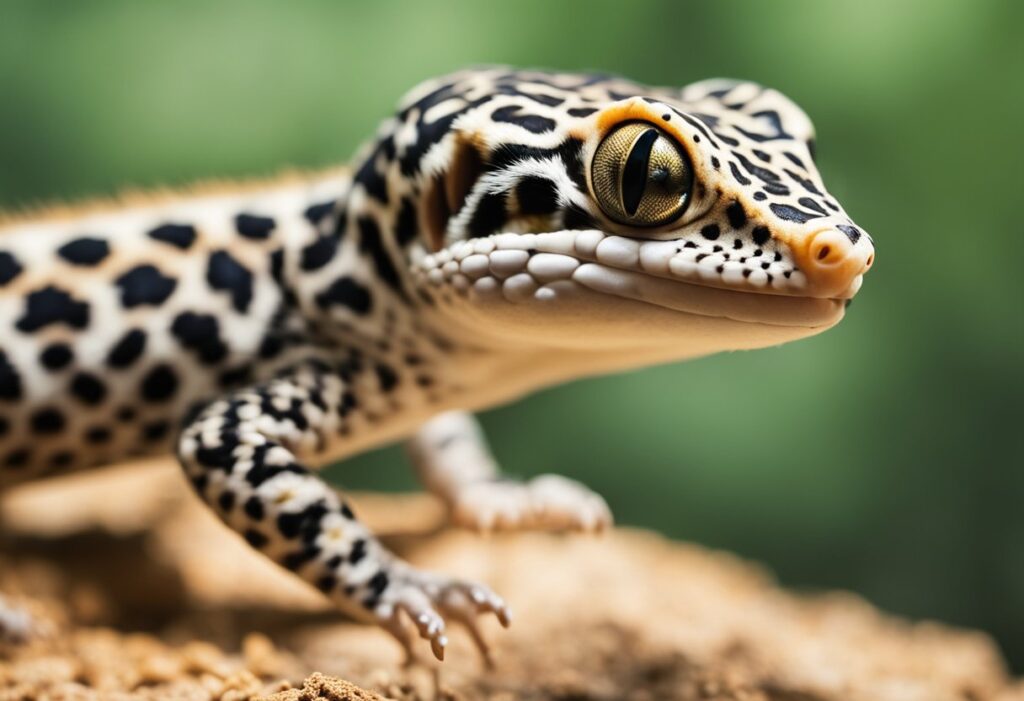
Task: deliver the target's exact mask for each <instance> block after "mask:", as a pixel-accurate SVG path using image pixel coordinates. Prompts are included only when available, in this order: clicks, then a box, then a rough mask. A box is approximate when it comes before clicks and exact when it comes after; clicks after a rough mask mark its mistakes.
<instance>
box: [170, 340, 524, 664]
mask: <svg viewBox="0 0 1024 701" xmlns="http://www.w3.org/2000/svg"><path fill="white" fill-rule="evenodd" d="M354 404H355V399H354V397H353V395H352V394H351V392H350V391H349V389H348V388H347V387H346V386H345V382H344V381H343V379H342V377H341V375H340V374H337V373H335V372H333V371H332V370H331V368H330V366H329V365H328V364H327V363H324V362H322V361H319V360H311V361H308V362H305V363H300V364H298V365H296V366H294V367H293V368H292V369H290V370H289V371H287V372H285V373H282V374H280V375H279V376H278V377H277V378H275V379H273V380H270V381H268V382H266V383H264V384H262V385H258V386H254V387H251V388H249V389H245V390H241V391H237V392H235V393H233V394H232V395H230V396H229V397H227V398H226V399H223V400H218V401H215V402H213V403H211V404H209V405H208V406H207V407H206V408H205V409H203V410H202V411H201V412H200V413H199V414H198V415H197V417H196V418H195V419H194V420H193V421H191V422H190V423H189V424H188V426H187V427H186V428H185V429H184V431H183V433H182V436H181V438H180V441H179V446H178V455H179V458H180V459H181V462H182V464H183V466H184V468H185V472H186V474H187V475H188V477H189V478H190V480H191V481H192V484H193V485H194V486H195V489H196V491H197V492H198V494H199V495H200V497H202V499H203V500H204V501H206V503H207V504H208V505H209V506H210V507H211V508H212V509H213V510H214V511H215V512H216V513H217V514H218V515H219V516H220V518H221V519H222V520H223V521H224V522H225V523H226V524H227V525H228V526H230V527H231V528H232V529H234V530H235V531H236V532H238V533H239V534H241V535H242V537H244V538H245V540H246V541H247V542H248V543H249V545H251V546H252V547H253V548H255V549H257V550H259V551H260V552H262V553H263V554H264V555H266V556H267V557H270V558H271V559H272V560H274V561H275V562H277V563H278V564H280V565H282V566H284V567H286V568H288V569H289V570H291V571H293V572H295V573H296V574H297V575H299V576H300V577H302V578H303V579H305V580H306V581H308V582H310V583H312V584H313V585H315V586H316V587H317V588H319V589H320V590H321V591H322V592H324V594H326V595H327V596H329V597H331V598H332V599H333V600H334V601H335V602H337V603H338V604H339V605H340V606H341V607H342V608H345V609H347V610H349V611H353V610H354V609H355V610H356V611H362V612H363V613H366V614H369V615H370V616H372V617H373V618H375V619H376V620H377V622H378V623H380V624H381V625H382V626H383V627H384V628H385V629H386V630H388V631H389V632H391V633H392V634H394V635H395V637H396V638H398V640H399V641H400V642H401V643H402V644H403V646H405V647H406V650H407V651H409V639H408V636H407V635H406V632H405V626H406V624H405V623H404V622H403V620H402V615H403V614H404V615H406V616H408V618H409V619H410V620H411V621H412V622H413V624H414V625H415V626H416V628H417V630H418V632H419V634H420V636H421V637H423V638H424V639H426V640H428V641H429V643H430V646H431V649H432V651H433V653H434V655H435V656H436V657H437V658H438V659H443V657H444V649H445V645H446V644H447V636H446V633H445V619H446V618H448V619H452V620H457V621H459V622H462V623H465V624H466V625H467V626H468V627H470V629H471V632H472V633H473V637H474V639H475V640H477V641H480V640H481V638H480V635H479V632H478V631H477V630H476V629H475V622H476V617H477V616H478V615H480V614H485V613H491V614H494V615H495V616H497V618H498V619H499V621H500V622H501V623H502V624H503V625H505V626H507V625H508V623H509V612H508V608H507V607H506V605H505V603H504V602H503V601H502V600H501V598H500V597H498V596H497V595H496V594H494V593H493V592H492V591H491V590H490V589H488V588H487V587H485V586H483V585H480V584H475V583H472V582H465V581H460V580H457V579H451V578H449V577H445V576H443V575H438V574H433V573H428V572H422V571H419V570H417V569H415V568H413V567H412V566H411V565H409V564H407V563H405V562H402V561H401V560H399V559H398V558H397V557H395V556H394V555H392V554H391V553H390V552H388V551H387V550H386V549H385V548H384V547H383V546H382V545H381V544H380V543H379V542H378V541H377V539H376V538H374V537H373V535H372V534H371V533H370V531H369V530H368V529H367V528H366V527H365V526H364V525H363V524H362V523H360V522H359V521H358V520H357V519H356V517H355V515H354V514H353V512H352V510H351V508H350V507H349V506H348V504H346V503H345V501H344V500H343V499H342V498H341V497H340V496H339V495H338V494H337V493H336V492H335V491H334V490H333V489H331V488H330V487H329V486H328V485H327V484H326V483H324V482H323V480H321V479H320V478H319V477H318V476H317V475H316V474H314V473H313V472H311V471H310V470H309V469H307V468H306V467H305V466H303V465H302V464H300V462H299V458H298V455H299V454H301V453H305V454H313V453H315V452H316V451H317V450H318V449H319V448H321V447H323V446H324V445H325V443H326V442H327V441H329V440H332V439H335V437H336V436H337V435H338V434H339V432H341V431H343V430H344V426H345V421H346V416H347V415H348V414H349V413H350V411H351V410H352V407H353V406H354ZM484 652H486V650H485V651H484Z"/></svg>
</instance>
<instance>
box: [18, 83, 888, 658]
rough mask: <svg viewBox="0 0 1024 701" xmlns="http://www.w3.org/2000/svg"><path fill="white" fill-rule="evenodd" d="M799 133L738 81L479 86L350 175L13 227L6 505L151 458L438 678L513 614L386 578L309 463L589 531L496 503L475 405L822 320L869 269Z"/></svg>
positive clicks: (424, 96)
mask: <svg viewBox="0 0 1024 701" xmlns="http://www.w3.org/2000/svg"><path fill="white" fill-rule="evenodd" d="M813 139H814V134H813V127H812V126H811V123H810V121H809V119H808V118H807V117H806V115H805V114H804V113H803V112H802V111H801V110H800V109H799V108H798V107H797V106H796V105H795V104H793V103H792V102H791V101H790V100H788V99H787V98H786V97H784V96H783V95H781V94H780V93H778V92H776V91H774V90H770V89H767V88H764V87H762V86H759V85H756V84H753V83H747V82H739V81H728V80H711V81H703V82H700V83H696V84H693V85H691V86H688V87H686V88H683V89H675V88H654V87H647V86H643V85H639V84H636V83H632V82H629V81H626V80H622V79H618V78H610V77H606V76H594V75H576V74H558V73H542V72H533V71H515V70H509V69H504V68H493V69H481V70H473V71H465V72H461V73H456V74H453V75H449V76H445V77H442V78H438V79H435V80H432V81H428V82H426V83H424V84H422V85H420V86H419V87H417V88H416V89H414V90H413V91H412V92H411V93H410V94H409V95H407V96H406V97H405V98H404V99H403V101H402V102H401V104H400V106H399V108H398V111H397V112H396V113H395V114H394V115H393V116H392V117H390V118H389V119H387V120H386V121H385V122H384V123H383V124H382V125H381V127H380V128H379V130H378V132H377V134H376V136H375V137H374V139H373V140H372V141H371V142H370V143H369V144H368V145H367V146H366V147H364V148H363V149H362V151H361V152H360V153H359V154H358V155H357V157H356V158H355V159H354V161H353V164H352V168H351V170H348V171H337V172H330V173H325V174H322V175H318V176H309V177H302V178H292V179H290V180H288V181H285V182H279V183H272V184H267V185H261V186H258V187H252V188H243V189H239V190H237V191H233V192H232V191H228V192H219V193H218V192H207V193H202V192H200V193H196V194H192V195H187V196H186V195H182V196H177V197H163V198H157V199H154V200H153V201H147V202H140V203H126V204H125V205H124V206H122V207H118V208H113V209H102V208H101V209H99V210H96V211H72V212H70V213H69V214H65V215H61V216H51V217H37V218H31V217H28V218H22V219H14V220H11V221H9V222H8V223H7V224H6V225H5V226H4V228H3V231H2V232H0V485H10V484H15V483H17V482H20V481H24V480H28V479H34V478H39V477H43V476H46V475H50V474H56V473H62V472H66V471H69V470H73V469H82V468H87V467H91V466H94V465H101V464H106V463H110V462H114V461H118V460H122V459H125V458H128V457H131V456H134V455H143V454H152V453H159V452H167V451H173V452H175V453H176V454H177V456H178V458H179V459H180V461H181V463H182V466H183V469H184V473H185V475H186V476H187V478H188V479H189V480H190V481H191V483H192V485H193V487H194V489H195V491H196V493H197V494H198V495H199V497H200V498H201V499H202V500H203V501H205V502H206V503H207V504H208V505H209V507H210V508H211V509H212V510H213V511H215V512H216V513H217V515H218V516H219V517H220V518H221V519H222V520H223V521H224V523H226V524H227V525H228V526H229V527H230V528H232V529H233V530H235V531H236V532H238V533H239V534H240V535H241V536H242V537H243V538H244V539H245V540H246V541H247V542H248V543H249V545H250V546H251V547H253V548H255V549H257V550H259V551H261V552H262V553H264V554H265V555H267V556H268V557H270V558H271V559H273V560H274V561H275V562H277V563H279V564H281V565H282V566H284V567H286V568H288V569H290V570H292V571H293V572H295V573H296V575H298V576H300V577H302V578H304V579H306V580H307V581H309V582H311V583H312V584H313V585H315V586H316V587H318V588H319V589H320V590H321V591H323V592H324V594H325V595H327V596H328V597H330V598H332V599H333V600H334V601H336V602H337V603H338V605H339V606H342V607H345V608H347V609H349V610H353V611H356V612H359V613H361V614H363V615H365V616H368V617H370V618H372V619H374V620H376V621H377V622H378V623H380V624H381V625H382V626H384V627H385V628H386V629H387V630H389V631H390V632H392V633H393V634H394V635H395V636H396V637H397V638H398V639H399V640H400V641H402V642H403V643H404V644H405V645H406V646H408V645H409V631H408V630H407V628H406V625H405V623H404V622H403V617H404V616H407V617H408V618H409V619H410V620H411V621H412V622H413V624H414V627H415V629H416V631H417V632H418V633H419V635H420V636H421V637H423V638H425V639H427V640H428V641H429V643H430V645H431V648H432V649H433V651H434V653H435V654H436V655H437V656H438V657H441V656H443V652H444V648H445V645H446V643H447V638H446V632H445V631H446V621H457V622H461V623H464V624H466V625H467V626H468V627H469V628H470V630H471V631H473V632H474V635H475V637H477V638H478V639H479V635H478V633H476V627H475V626H476V621H477V618H478V616H480V615H481V614H488V613H491V614H494V615H496V616H497V617H498V618H499V619H500V620H501V621H502V622H503V623H506V624H507V623H508V621H509V614H508V609H507V607H506V605H505V603H504V602H503V601H502V600H501V599H500V597H498V596H497V595H496V594H494V593H493V592H491V591H490V590H489V589H488V588H486V587H485V586H483V585H480V584H476V583H473V582H465V581H461V580H457V579H452V578H449V577H446V576H444V575H440V574H433V573H427V572H422V571H419V570H416V569H414V568H412V567H411V566H409V565H408V564H406V563H404V562H402V561H400V560H399V559H397V558H396V557H394V556H393V555H391V554H390V553H389V552H387V550H385V549H384V548H383V547H382V546H381V545H380V544H379V543H378V541H377V540H376V539H374V537H373V535H372V534H371V533H370V532H369V531H368V530H367V529H366V527H365V526H363V525H362V524H361V523H360V522H359V521H358V519H357V518H356V516H355V514H353V512H352V510H351V509H350V508H349V506H348V505H347V504H346V502H345V500H344V498H343V497H342V496H341V495H339V494H338V493H337V492H335V491H334V490H332V489H331V488H329V487H328V486H327V485H326V484H325V483H324V482H323V481H322V480H321V479H320V478H319V477H318V476H317V474H316V472H315V471H314V470H315V468H316V467H319V466H322V465H324V464H326V463H328V462H332V461H335V460H337V459H340V458H344V457H346V456H349V455H352V454H355V453H358V452H360V451H363V450H366V449H368V448H370V447H373V446H376V445H380V444H382V443H385V442H388V441H392V440H397V439H403V438H407V439H408V441H409V447H410V454H411V455H412V457H413V462H414V464H415V466H416V468H417V470H418V471H419V473H420V475H421V477H422V479H423V482H424V483H425V485H426V486H427V487H428V489H430V490H431V491H433V492H434V493H436V494H437V495H438V496H440V497H441V498H442V499H443V500H444V501H445V502H446V503H447V504H448V505H449V506H450V507H451V512H452V514H453V518H454V519H455V520H456V521H457V522H459V523H461V524H463V525H467V526H473V527H477V528H485V529H486V528H505V529H515V528H544V529H582V530H596V529H600V528H602V527H605V526H607V525H609V524H610V522H611V516H610V514H609V511H608V508H607V506H606V505H605V502H604V501H603V500H602V499H601V498H600V497H599V496H597V495H595V494H593V493H592V492H590V491H589V490H587V489H586V488H585V487H583V486H582V485H579V484H577V483H575V482H572V481H569V480H566V479H564V478H559V477H556V476H544V477H541V478H537V479H535V480H533V481H530V482H528V483H525V484H521V483H515V482H511V481H507V480H502V479H500V476H499V472H498V468H497V466H496V464H495V461H494V459H493V458H492V457H491V454H490V452H489V451H488V450H487V447H486V445H485V443H484V441H483V437H482V435H481V433H480V431H479V429H478V428H477V426H476V424H475V422H474V421H473V419H472V418H471V416H470V415H469V414H468V413H466V412H470V411H473V410H477V409H481V408H485V407H489V406H493V405H495V404H498V403H501V402H506V401H509V400H511V399H514V398H515V397H518V396H521V395H523V394H525V393H528V392H530V391H532V390H535V389H537V388H539V387H544V386H547V385H550V384H553V383H557V382H563V381H566V380H570V379H574V378H578V377H583V376H588V375H594V374H600V373H607V372H613V371H618V370H623V369H628V368H635V367H640V366H645V365H650V364H654V363H663V362H669V361H674V360H680V359H686V358H692V357H697V356H701V355H706V354H709V353H715V352H719V351H723V350H738V349H748V348H758V347H764V346H769V345H775V344H779V343H782V342H786V341H790V340H794V339H798V338H803V337H806V336H809V335H812V334H815V333H818V332H820V331H823V330H825V329H827V328H829V327H831V326H832V325H834V324H835V323H837V322H838V321H839V320H840V319H841V318H842V316H843V313H844V309H845V305H846V302H847V301H848V300H849V299H850V298H852V297H853V295H854V294H856V292H857V290H858V288H859V286H860V284H861V281H862V279H863V274H864V273H865V272H866V271H867V269H868V268H869V267H870V266H871V264H872V262H873V259H874V252H873V247H872V242H871V238H870V237H869V236H868V234H867V233H866V232H865V231H863V230H862V229H861V228H860V227H858V226H857V225H856V224H854V223H853V221H852V220H850V218H849V217H848V216H847V214H846V213H845V212H844V210H843V209H842V207H841V206H840V205H839V203H838V202H837V201H836V200H835V199H834V198H833V197H832V196H831V195H829V194H828V192H827V191H826V189H825V187H824V185H823V183H822V181H821V177H820V175H819V173H818V172H817V170H816V168H815V166H814V160H813V153H812V151H813Z"/></svg>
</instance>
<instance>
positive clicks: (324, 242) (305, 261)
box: [300, 236, 338, 270]
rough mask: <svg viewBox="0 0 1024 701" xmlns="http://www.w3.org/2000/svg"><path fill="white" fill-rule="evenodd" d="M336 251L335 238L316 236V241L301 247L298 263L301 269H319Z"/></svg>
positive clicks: (336, 241)
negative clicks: (300, 256)
mask: <svg viewBox="0 0 1024 701" xmlns="http://www.w3.org/2000/svg"><path fill="white" fill-rule="evenodd" d="M337 251H338V239H337V238H335V237H334V236H318V237H317V239H316V241H314V242H313V243H311V244H309V245H308V246H306V247H305V248H303V249H302V258H301V260H300V265H301V266H302V269H303V270H319V269H320V268H322V267H324V266H325V265H327V263H329V262H330V260H331V258H333V257H334V254H335V253H336V252H337Z"/></svg>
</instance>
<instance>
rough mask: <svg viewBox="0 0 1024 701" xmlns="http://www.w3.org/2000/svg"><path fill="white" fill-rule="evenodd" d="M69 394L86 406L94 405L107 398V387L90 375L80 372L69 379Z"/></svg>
mask: <svg viewBox="0 0 1024 701" xmlns="http://www.w3.org/2000/svg"><path fill="white" fill-rule="evenodd" d="M71 393H72V394H73V395H75V396H76V397H78V398H79V399H81V400H82V401H83V402H85V403H86V404H92V405H96V404H99V403H100V402H102V401H103V399H104V398H105V397H106V396H107V386H106V385H105V384H103V382H102V381H101V380H100V378H98V377H96V376H95V375H93V374H92V373H89V372H80V373H77V374H76V375H75V376H74V377H73V378H71Z"/></svg>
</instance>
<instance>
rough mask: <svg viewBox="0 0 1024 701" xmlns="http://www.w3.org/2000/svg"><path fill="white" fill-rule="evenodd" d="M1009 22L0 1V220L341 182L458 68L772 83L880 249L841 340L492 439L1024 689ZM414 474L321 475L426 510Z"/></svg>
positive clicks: (862, 7)
mask: <svg viewBox="0 0 1024 701" xmlns="http://www.w3.org/2000/svg"><path fill="white" fill-rule="evenodd" d="M1022 9H1024V4H1020V3H1013V2H1005V3H1001V4H999V3H994V2H980V1H977V0H964V1H963V2H944V1H943V2H939V1H936V0H919V1H917V2H891V1H889V0H882V1H873V2H861V1H858V2H847V3H842V4H840V3H813V2H779V1H778V0H776V1H775V2H771V3H740V2H714V3H705V4H702V5H691V4H688V3H681V2H663V3H658V2H583V3H572V2H552V1H550V0H529V1H527V0H516V1H515V2H500V3H499V2H462V3H430V4H428V3H418V2H404V3H399V2H376V3H359V4H356V3H351V4H349V3H340V2H290V3H283V2H251V1H245V2H241V1H236V2H176V3H164V4H156V3H135V2H89V3H72V2H67V3H56V2H48V3H39V2H12V1H11V0H5V1H4V2H3V4H2V5H0V164H2V167H0V205H2V206H15V205H19V204H24V203H29V202H34V201H38V200H48V199H56V198H60V199H65V198H72V197H81V196H87V195H93V194H103V193H109V192H112V191H114V190H116V189H117V188H119V187H121V186H124V185H129V184H130V185H142V186H147V185H159V184H178V183H184V182H187V181H189V180H192V179H196V178H200V177H207V176H213V175H224V176H236V175H243V174H245V175H251V174H265V173H270V172H273V171H275V170H277V169H279V168H281V167H283V166H286V165H295V166H303V167H316V166H323V165H327V164H333V163H336V162H338V161H343V160H346V159H347V157H348V156H349V154H350V153H351V152H352V151H353V149H354V148H355V147H356V145H357V144H358V143H359V142H360V141H361V140H362V139H364V138H366V137H368V136H369V135H370V134H371V132H372V130H373V128H374V126H375V124H376V122H377V120H378V119H380V118H381V117H383V116H384V115H386V114H387V113H388V112H389V110H390V109H391V108H392V106H393V104H394V103H395V101H396V100H397V99H398V97H399V96H400V95H401V94H402V93H403V91H405V90H406V89H407V88H409V87H411V86H412V85H413V84H415V83H416V82H417V81H418V80H420V79H421V78H425V77H427V76H430V75H432V74H436V73H439V72H443V71H448V70H451V69H454V68H457V67H462V66H465V65H469V64H480V63H510V64H515V65H520V66H539V67H551V68H560V69H599V70H604V71H611V72H616V73H621V74H623V75H626V76H628V77H631V78H634V79H636V80H640V81H644V82H649V83H654V84H672V85H683V84H685V83H687V82H690V81H693V80H698V79H702V78H706V77H711V76H719V75H725V76H733V77H742V78H750V79H754V80H757V81H761V82H763V83H765V84H768V85H770V86H773V87H777V88H779V89H781V90H782V91H783V92H785V93H787V94H788V95H790V96H791V97H792V98H794V99H795V100H796V101H797V102H798V103H799V104H801V105H802V106H803V107H804V108H805V109H806V110H807V111H808V112H809V113H810V115H811V116H812V118H813V119H814V121H815V123H816V125H817V128H818V148H819V154H820V156H819V157H820V164H819V165H820V167H821V170H822V171H823V174H824V178H825V182H826V183H827V184H828V186H829V189H830V190H831V191H832V192H833V193H834V194H835V195H836V196H837V197H838V198H839V200H840V201H841V202H843V203H844V205H845V207H846V209H847V210H848V211H849V212H850V213H851V214H852V216H853V217H854V219H855V220H856V221H857V222H858V223H859V224H861V225H862V226H864V227H865V228H866V229H867V230H868V231H870V232H871V233H872V235H873V236H874V238H875V241H876V245H877V247H878V263H877V265H876V266H875V268H874V270H873V271H872V273H871V275H870V276H868V279H867V281H866V285H865V287H864V290H863V291H862V292H861V294H860V295H859V296H858V298H857V300H856V303H855V304H854V305H853V306H852V307H851V309H850V313H849V315H848V318H847V320H846V321H845V322H844V323H843V324H841V325H840V326H839V327H838V328H836V329H834V330H832V331H830V332H828V333H826V334H824V335H822V336H819V337H817V338H814V339H810V340H807V341H802V342H799V343H796V344H793V345H791V346H786V347H783V348H779V349H772V350H766V351H758V352H753V353H742V354H730V355H722V356H718V357H712V358H706V359H703V360H698V361H695V362H691V363H687V364H682V365H676V366H671V367H662V368H656V369H651V370H645V371H643V372H637V373H632V374H628V375H622V376H616V377H609V378H604V379H600V380H590V381H586V382H580V383H576V384H573V385H570V386H566V387H560V388H556V389H552V390H549V391H546V392H543V393H541V394H539V395H537V396H534V397H532V398H530V399H528V400H526V401H523V402H520V403H518V404H515V405H513V406H509V407H505V408H500V409H497V410H494V411H492V412H489V413H487V414H486V415H484V416H483V420H484V423H485V424H486V428H487V429H488V432H489V435H490V437H491V439H492V441H493V443H494V446H495V448H496V450H497V452H498V454H499V456H500V457H501V459H502V461H503V463H504V464H505V466H506V468H507V469H508V470H510V471H512V472H516V473H520V474H533V473H537V472H542V471H552V470H557V471H560V472H563V473H566V474H568V475H571V476H575V477H578V478H579V479H582V480H584V481H586V482H587V483H588V484H590V485H591V486H593V487H594V488H596V489H597V490H599V491H600V492H602V493H603V494H605V495H607V497H608V499H609V501H610V502H611V504H612V506H613V508H614V510H615V512H616V514H617V516H618V519H619V520H620V522H622V523H626V524H638V525H642V526H646V527H650V528H654V529H657V530H659V531H661V532H663V533H666V534H669V535H671V536H673V537H675V538H682V539H687V540H693V541H697V542H700V543H703V544H705V545H708V546H713V547H718V548H726V549H729V550H732V551H735V552H737V553H740V554H742V555H743V556H746V557H750V558H754V559H757V560H760V561H762V562H764V563H766V564H767V565H769V566H770V567H771V568H773V569H774V570H775V571H776V572H777V573H778V575H779V577H780V579H781V580H782V581H783V582H784V583H786V584H787V585H789V586H793V587H798V588H807V589H818V588H824V587H841V588H845V589H851V590H854V591H857V592H860V593H861V594H863V595H865V596H866V597H868V598H869V599H870V600H872V601H873V602H875V603H877V604H879V605H881V606H883V607H885V608H887V609H889V610H892V611H896V612H900V613H903V614H907V615H909V616H913V617H929V618H937V619H941V620H943V621H948V622H951V623H955V624H962V625H969V626H973V627H979V628H982V629H985V630H987V631H990V632H992V633H993V634H994V635H995V636H996V637H997V638H998V640H999V641H1000V643H1001V644H1002V646H1003V648H1004V650H1005V651H1006V653H1007V655H1008V656H1009V657H1010V658H1011V660H1012V662H1013V664H1014V666H1015V667H1016V668H1017V669H1022V668H1024V510H1022V508H1021V505H1022V498H1024V469H1022V468H1024V460H1022V454H1024V439H1022V434H1024V425H1022V424H1024V410H1022V402H1021V398H1022V396H1024V395H1022V389H1024V381H1022V380H1024V372H1022V360H1024V358H1022V340H1024V319H1022V314H1021V305H1022V302H1024V294H1022V292H1021V284H1020V281H1021V279H1022V277H1021V273H1020V266H1021V264H1022V260H1024V256H1022V253H1024V250H1022V249H1024V244H1022V242H1024V228H1022V226H1021V223H1020V222H1021V219H1020V214H1019V211H1020V204H1019V203H1020V202H1021V185H1022V184H1024V182H1022V177H1021V166H1020V159H1021V157H1022V155H1024V148H1022V147H1024V143H1022V138H1021V120H1022V114H1024V99H1022V93H1024V90H1022V89H1021V88H1022V80H1024V60H1022V57H1024V52H1022V50H1021V45H1020V38H1019V34H1020V30H1021V28H1022V26H1024V12H1022ZM403 460H404V458H403V456H402V455H401V453H400V452H399V451H398V450H397V449H394V448H392V449H388V450H384V451H380V452H378V453H375V454H373V455H369V456H365V457H363V458H360V459H358V460H357V461H355V463H354V464H350V465H347V466H346V467H345V468H344V469H339V470H335V471H334V473H333V476H334V478H335V479H337V480H339V481H341V482H343V483H345V484H349V485H353V486H360V487H386V488H412V487H413V486H414V482H413V480H412V477H411V474H410V471H409V470H407V469H406V468H405V466H404V463H403ZM638 574H642V573H638Z"/></svg>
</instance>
